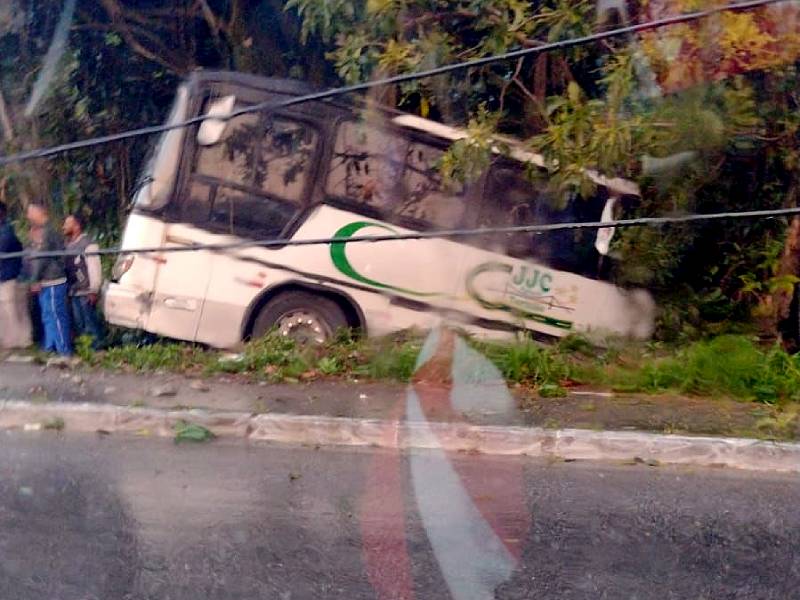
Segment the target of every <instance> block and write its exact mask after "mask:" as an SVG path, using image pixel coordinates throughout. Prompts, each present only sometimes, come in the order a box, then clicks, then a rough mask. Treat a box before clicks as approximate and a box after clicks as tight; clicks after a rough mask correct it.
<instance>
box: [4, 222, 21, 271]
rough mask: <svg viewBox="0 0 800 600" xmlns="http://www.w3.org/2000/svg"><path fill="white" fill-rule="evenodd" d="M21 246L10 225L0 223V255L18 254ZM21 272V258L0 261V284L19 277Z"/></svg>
mask: <svg viewBox="0 0 800 600" xmlns="http://www.w3.org/2000/svg"><path fill="white" fill-rule="evenodd" d="M20 250H22V244H20V242H19V239H17V234H15V233H14V228H13V227H11V224H10V223H7V222H5V221H0V254H2V253H5V252H19V251H20ZM21 270H22V259H21V258H4V259H2V260H0V282H4V281H11V280H12V279H16V278H17V277H19V273H20V271H21Z"/></svg>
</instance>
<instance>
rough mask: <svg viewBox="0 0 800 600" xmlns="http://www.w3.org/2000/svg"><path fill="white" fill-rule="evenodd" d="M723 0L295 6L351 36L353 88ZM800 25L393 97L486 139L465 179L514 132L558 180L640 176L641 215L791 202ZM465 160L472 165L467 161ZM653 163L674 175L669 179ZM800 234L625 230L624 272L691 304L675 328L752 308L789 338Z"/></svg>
mask: <svg viewBox="0 0 800 600" xmlns="http://www.w3.org/2000/svg"><path fill="white" fill-rule="evenodd" d="M713 3H716V0H712V1H711V2H706V3H701V4H700V5H698V3H696V2H693V3H691V5H689V4H686V5H684V3H682V2H679V1H675V2H670V3H666V2H648V3H646V4H645V3H643V4H642V5H641V7H640V9H639V10H638V11H634V12H633V13H629V5H628V4H626V3H618V6H616V8H614V10H612V11H608V12H606V13H604V14H601V15H598V14H596V11H595V8H594V4H593V3H589V2H588V1H586V0H544V1H543V2H540V3H528V2H521V1H518V0H471V1H464V2H441V1H436V0H434V1H431V0H366V2H360V3H355V4H353V3H350V2H344V1H339V2H330V1H325V0H290V2H289V7H290V8H292V9H294V10H296V11H297V12H298V14H299V15H300V16H301V17H302V18H303V34H304V35H307V36H313V35H316V36H318V37H320V38H321V39H323V40H335V44H336V50H335V51H334V52H333V53H332V54H331V59H332V60H333V61H334V62H335V64H336V67H337V71H338V73H339V75H340V77H342V79H343V80H345V81H346V82H354V81H362V80H367V79H369V78H377V77H381V76H385V75H391V74H395V73H405V72H413V71H416V70H421V69H426V68H430V67H434V66H437V65H439V64H445V63H449V62H455V61H460V60H469V59H473V58H479V57H483V56H488V55H493V54H497V53H501V52H506V51H509V50H514V49H518V48H523V47H536V46H537V45H540V44H542V43H545V42H548V41H557V40H561V39H566V38H572V37H577V36H582V35H586V34H588V33H590V32H592V31H596V30H597V29H598V28H602V27H603V26H604V25H607V24H609V23H610V24H614V23H619V22H625V21H628V20H630V21H636V20H639V21H646V20H651V19H655V18H661V17H664V16H668V15H670V14H678V13H680V12H681V11H685V10H696V9H698V8H700V7H701V6H709V5H711V4H713ZM608 4H609V3H607V5H608ZM611 4H612V8H613V3H611ZM798 25H800V21H798V9H797V8H796V7H795V6H794V5H790V4H785V5H777V6H774V7H769V8H764V9H759V10H755V11H747V12H736V13H732V12H728V13H723V14H721V15H719V16H718V17H714V18H710V19H706V20H703V21H699V22H695V23H687V24H684V25H676V26H672V27H670V28H665V29H660V30H655V31H645V32H644V33H642V34H641V35H638V36H635V37H633V36H632V37H628V38H625V39H621V38H617V39H614V40H609V41H605V42H598V43H595V44H587V45H583V46H579V47H574V48H571V49H569V50H566V51H563V52H551V53H548V54H540V55H538V56H536V58H531V59H525V60H519V61H517V62H516V63H514V64H503V63H500V64H494V65H491V66H484V67H481V68H479V69H472V70H470V71H468V72H466V73H465V74H463V75H452V76H442V77H439V78H437V79H436V80H429V81H418V82H413V83H411V84H403V85H402V86H400V87H399V88H398V89H396V90H389V91H387V92H386V93H385V95H384V97H385V98H386V99H388V100H389V101H392V100H394V101H395V102H396V103H397V104H398V105H399V106H401V107H403V108H406V109H408V110H414V111H417V112H419V113H420V114H422V115H423V116H425V115H431V116H433V117H434V118H437V119H442V120H445V121H453V122H456V123H464V122H466V121H467V120H468V119H470V120H471V122H472V126H471V127H470V128H469V131H470V139H468V140H465V141H461V142H457V143H456V144H455V145H454V147H453V149H451V152H450V153H449V155H448V157H447V160H445V161H443V165H442V166H443V168H444V169H445V170H447V171H448V172H449V173H451V174H456V175H460V176H463V175H464V174H466V173H469V172H470V171H471V170H473V167H474V165H475V164H477V165H480V164H485V161H486V156H484V157H480V156H477V157H476V156H474V155H472V156H470V155H469V153H466V152H464V150H465V148H467V147H469V148H472V149H473V150H474V149H476V148H483V149H484V154H488V153H489V152H490V149H491V147H492V145H493V141H492V140H493V139H496V138H494V137H493V136H495V132H514V133H515V134H517V135H520V134H522V136H523V137H524V138H525V139H526V140H527V143H528V144H529V145H530V147H531V148H532V149H534V150H536V151H537V152H540V153H542V154H544V155H545V157H546V158H547V159H548V164H549V165H550V170H551V175H552V181H553V182H554V184H555V185H557V186H560V187H564V186H572V187H576V186H577V187H582V188H583V189H584V190H585V189H586V187H587V186H589V185H590V184H589V182H587V181H586V178H585V176H584V175H583V173H584V172H585V170H586V169H589V168H591V169H598V170H600V171H601V172H604V173H607V174H611V175H619V176H624V177H629V178H633V179H636V180H637V181H638V182H639V183H640V185H641V187H642V188H643V189H644V192H645V193H644V197H643V201H642V203H641V204H640V205H639V206H638V207H636V208H635V209H634V214H647V215H653V214H664V213H670V212H676V211H680V212H683V211H689V212H702V211H713V210H731V209H748V208H767V207H778V206H786V205H792V206H793V205H795V204H796V193H797V189H798V187H797V183H798V181H797V175H796V166H797V157H798V154H797V153H798V149H800V140H798V136H797V132H798V129H797V123H796V121H797V117H796V115H797V109H798V106H797V97H796V93H795V90H796V89H797V83H799V82H798V77H797V69H796V66H797V65H796V61H797V58H798V55H800V45H799V44H800V27H798ZM470 115H471V117H470ZM473 154H474V153H473ZM479 154H480V153H479ZM465 158H466V159H468V160H470V161H473V164H472V165H466V166H465V165H464V159H465ZM481 161H483V163H482V162H481ZM654 164H656V165H662V166H663V165H672V167H670V169H667V170H664V169H662V170H661V172H660V173H656V172H654V171H653V169H652V166H653V165H654ZM752 174H757V176H756V177H753V176H752ZM785 230H786V228H785V225H784V224H783V223H780V222H775V221H759V222H735V223H734V222H729V223H725V224H719V223H714V224H707V225H703V226H694V225H693V226H691V227H673V228H670V229H669V231H668V234H669V235H666V236H665V232H664V231H659V230H654V229H629V230H625V231H623V232H622V234H621V235H619V236H618V237H617V239H616V252H617V253H618V254H619V256H620V258H621V260H620V261H618V263H617V264H618V267H619V268H618V270H617V274H616V276H617V278H618V281H619V282H620V283H631V284H637V285H641V284H645V285H648V286H650V287H651V288H653V289H655V291H656V292H657V293H658V294H659V295H660V297H661V299H662V301H663V302H664V303H665V305H666V306H667V307H669V306H670V299H671V298H673V299H674V298H675V297H676V296H677V297H678V298H679V300H678V301H677V303H676V306H678V307H679V310H667V311H665V314H664V319H663V320H662V322H663V323H664V324H665V331H664V332H663V333H664V334H665V335H675V334H680V333H681V332H682V331H683V332H689V333H694V332H695V331H696V329H697V326H700V325H703V324H707V323H708V322H709V321H720V320H728V319H731V318H734V317H743V318H749V311H750V310H751V309H754V310H755V314H756V316H758V317H760V318H763V320H764V325H765V327H766V328H767V329H770V330H772V331H774V330H775V328H776V324H777V322H778V321H779V320H780V318H781V316H783V314H785V307H786V300H785V298H786V296H787V294H788V293H789V292H790V291H791V289H792V288H793V286H794V284H795V283H796V282H797V281H798V280H797V278H796V273H797V271H796V270H795V266H796V265H794V264H793V262H794V260H795V258H794V257H795V256H796V250H797V246H798V239H797V234H798V233H799V232H800V226H798V225H797V224H795V225H793V227H792V228H791V230H790V231H792V232H794V234H793V235H791V236H789V237H788V238H786V246H785V248H784V247H783V245H782V244H783V242H784V239H785ZM782 248H784V249H783V250H782ZM687 293H690V294H691V298H692V301H691V302H687V301H686V300H687Z"/></svg>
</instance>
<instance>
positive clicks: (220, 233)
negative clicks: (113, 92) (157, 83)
mask: <svg viewBox="0 0 800 600" xmlns="http://www.w3.org/2000/svg"><path fill="white" fill-rule="evenodd" d="M235 100H236V99H235V97H234V96H225V97H223V98H220V99H214V100H209V102H208V106H207V107H206V112H207V114H219V113H224V112H230V111H231V110H232V109H233V108H234V107H235V104H234V103H235ZM207 124H208V125H207ZM261 126H262V125H261V122H260V118H259V116H258V115H256V114H245V115H241V116H238V117H236V118H234V119H231V120H230V121H228V122H222V121H218V122H217V121H213V120H210V121H205V122H204V123H203V125H201V126H200V127H197V128H195V129H194V131H195V132H196V135H195V138H196V140H197V144H194V143H190V144H188V145H187V146H188V147H189V148H190V151H189V152H190V155H189V156H187V157H186V158H185V160H184V165H185V168H186V170H187V172H188V175H187V176H186V177H185V178H184V181H183V183H182V186H181V189H180V191H179V192H178V193H177V194H176V200H175V201H174V203H173V205H172V206H171V207H170V209H169V213H168V214H169V219H168V223H167V225H166V228H165V234H164V241H163V245H164V246H166V247H168V248H175V249H176V250H177V251H174V252H165V253H162V254H161V255H158V256H156V257H155V258H156V261H157V262H158V270H157V274H156V285H155V293H154V295H153V301H152V306H151V309H150V318H149V321H148V329H151V330H153V331H158V332H159V333H162V334H163V335H167V336H173V337H176V338H180V339H185V340H196V339H197V332H198V328H199V326H200V322H201V317H202V314H203V309H204V305H205V302H206V296H207V293H208V289H209V285H210V283H211V282H212V279H213V265H214V256H215V254H214V252H213V251H210V250H205V249H190V248H191V247H192V246H195V245H201V246H202V245H207V244H218V243H220V242H225V241H230V239H226V236H225V234H226V233H230V231H231V228H232V226H233V225H232V223H231V222H229V219H230V218H232V215H233V213H232V212H231V211H230V210H229V208H228V207H229V204H231V203H232V202H233V200H234V198H236V197H237V196H238V195H241V194H246V192H247V190H248V188H249V185H248V184H249V183H250V182H251V181H252V179H253V178H254V172H253V171H254V169H253V164H254V151H253V148H254V146H253V143H252V140H254V139H258V138H259V130H260V128H261Z"/></svg>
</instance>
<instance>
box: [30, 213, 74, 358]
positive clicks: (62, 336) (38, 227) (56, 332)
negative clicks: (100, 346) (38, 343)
mask: <svg viewBox="0 0 800 600" xmlns="http://www.w3.org/2000/svg"><path fill="white" fill-rule="evenodd" d="M27 216H28V221H29V222H30V224H31V228H32V229H33V230H34V231H33V232H32V235H31V238H32V239H34V240H38V241H37V242H35V243H34V247H33V249H34V250H36V251H38V252H60V251H63V250H64V239H63V238H62V237H61V234H59V233H58V232H57V231H56V230H55V229H53V227H52V225H51V224H50V216H49V214H48V212H47V209H46V208H45V207H44V206H42V205H40V204H31V205H29V206H28V213H27ZM30 279H31V291H32V292H34V293H37V294H39V307H40V308H41V311H42V325H43V327H44V341H43V343H42V348H43V349H44V351H45V352H58V353H59V354H64V355H70V354H72V339H71V337H72V336H71V332H70V318H69V308H68V304H67V291H68V289H67V272H66V262H65V260H64V257H63V256H54V257H40V258H35V259H33V260H32V261H31V274H30Z"/></svg>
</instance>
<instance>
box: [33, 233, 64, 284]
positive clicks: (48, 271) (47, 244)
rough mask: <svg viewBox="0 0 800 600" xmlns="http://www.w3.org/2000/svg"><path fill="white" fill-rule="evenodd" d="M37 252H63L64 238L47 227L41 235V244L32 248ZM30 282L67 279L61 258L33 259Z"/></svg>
mask: <svg viewBox="0 0 800 600" xmlns="http://www.w3.org/2000/svg"><path fill="white" fill-rule="evenodd" d="M34 249H35V250H36V251H37V252H59V251H62V250H64V238H63V237H61V234H60V233H58V232H57V231H56V230H55V229H53V228H52V227H50V226H49V225H46V226H45V229H44V233H43V234H42V244H41V246H38V247H36V248H34ZM30 278H31V281H32V282H34V283H50V282H56V281H58V282H63V281H66V279H67V271H66V263H65V261H64V257H63V256H55V257H47V258H34V259H33V260H31V275H30Z"/></svg>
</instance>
